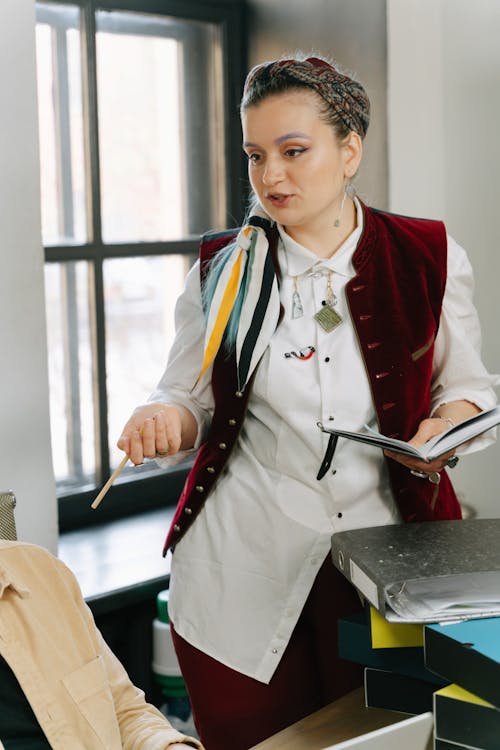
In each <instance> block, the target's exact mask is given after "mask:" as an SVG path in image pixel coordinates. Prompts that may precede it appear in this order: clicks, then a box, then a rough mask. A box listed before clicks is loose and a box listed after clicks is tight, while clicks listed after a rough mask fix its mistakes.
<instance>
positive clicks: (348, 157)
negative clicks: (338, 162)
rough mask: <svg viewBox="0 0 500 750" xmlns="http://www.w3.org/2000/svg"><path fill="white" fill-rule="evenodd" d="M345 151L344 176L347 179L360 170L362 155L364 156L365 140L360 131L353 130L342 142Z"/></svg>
mask: <svg viewBox="0 0 500 750" xmlns="http://www.w3.org/2000/svg"><path fill="white" fill-rule="evenodd" d="M342 149H343V153H344V176H345V177H346V178H347V179H351V178H352V177H354V175H355V174H356V172H357V171H358V168H359V165H360V162H361V157H362V156H363V141H362V140H361V136H359V135H358V133H355V132H354V130H351V132H350V133H349V135H348V136H347V138H346V139H345V141H344V143H343V144H342Z"/></svg>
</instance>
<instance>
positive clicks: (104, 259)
mask: <svg viewBox="0 0 500 750" xmlns="http://www.w3.org/2000/svg"><path fill="white" fill-rule="evenodd" d="M36 7H37V31H36V33H37V70H38V101H39V105H38V106H39V132H40V168H41V193H42V207H41V211H42V232H43V242H44V247H45V258H46V272H45V287H46V290H45V291H46V308H47V329H48V349H49V380H50V410H51V432H52V450H53V460H54V472H55V475H56V482H57V487H58V493H59V497H60V506H59V511H60V512H59V515H60V525H61V530H65V529H69V528H74V527H77V526H81V525H84V524H86V523H91V522H96V520H104V519H106V518H109V517H113V516H114V515H125V514H127V513H131V512H136V511H137V510H138V508H140V509H146V508H148V507H149V508H151V507H155V506H157V505H158V504H167V503H175V501H176V500H177V497H178V493H179V490H180V487H181V486H182V482H183V480H184V475H185V470H184V471H180V470H171V471H169V472H167V473H165V472H159V471H158V469H157V468H156V464H155V463H154V462H147V463H145V465H144V466H143V467H140V468H133V467H127V468H126V469H125V470H124V471H123V472H122V474H121V476H120V479H119V480H117V482H116V484H115V486H114V487H113V489H112V490H111V494H110V500H108V501H107V502H106V503H103V504H102V506H100V508H99V511H98V512H99V517H98V518H97V517H96V512H95V511H94V512H93V511H90V510H89V505H90V502H91V500H92V499H93V497H94V496H95V494H96V493H97V491H98V490H99V489H100V487H101V486H102V485H103V484H104V482H105V481H106V479H107V478H108V477H109V476H110V474H111V472H112V471H113V469H114V468H115V467H116V466H117V464H118V463H119V461H120V459H121V455H120V452H119V451H118V450H117V449H116V448H115V443H116V439H117V437H118V435H119V432H120V429H121V427H122V425H123V423H124V421H125V419H126V418H127V417H128V415H129V414H130V412H131V410H132V409H133V407H134V406H136V405H137V404H138V403H141V402H143V401H145V400H146V398H147V396H148V393H149V392H150V391H151V390H152V388H153V387H154V386H155V385H156V382H157V380H158V378H159V376H160V374H161V372H162V370H163V367H164V365H165V361H166V357H167V355H168V351H169V348H170V345H171V343H172V339H173V311H174V305H175V301H176V299H177V297H178V295H179V293H180V291H181V290H182V287H183V284H184V279H185V275H186V273H187V271H188V269H189V267H190V265H191V263H192V262H193V259H194V258H195V257H196V254H197V246H198V240H199V235H200V233H202V232H203V231H206V230H207V229H210V228H221V229H222V228H225V227H226V226H232V225H234V224H235V223H237V222H238V220H239V218H241V215H242V207H243V206H242V184H243V180H242V171H241V170H242V166H243V164H242V158H241V149H240V144H239V141H240V136H239V124H238V121H237V96H238V94H239V91H240V89H241V83H242V75H243V71H244V59H242V53H241V50H242V49H243V45H242V41H241V29H242V23H241V13H242V10H241V3H240V2H238V1H237V0H218V1H215V0H214V2H212V1H211V0H205V1H204V2H199V1H198V2H195V1H194V0H193V1H191V0H183V1H182V2H179V1H177V2H173V1H170V2H168V1H167V0H163V1H161V0H150V1H149V2H148V1H147V0H136V1H135V2H131V1H130V0H122V2H112V1H109V2H108V1H106V0H102V1H101V2H97V1H96V0H74V2H59V1H58V0H50V2H48V1H47V2H40V3H37V5H36Z"/></svg>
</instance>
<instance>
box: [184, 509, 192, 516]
mask: <svg viewBox="0 0 500 750" xmlns="http://www.w3.org/2000/svg"><path fill="white" fill-rule="evenodd" d="M192 512H193V511H192V510H191V508H184V513H185V514H186V516H190V515H191V513H192Z"/></svg>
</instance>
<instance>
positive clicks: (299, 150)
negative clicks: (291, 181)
mask: <svg viewBox="0 0 500 750" xmlns="http://www.w3.org/2000/svg"><path fill="white" fill-rule="evenodd" d="M306 151H307V148H303V147H298V146H296V147H294V148H287V150H286V151H285V156H289V157H290V158H292V159H295V158H296V157H297V156H300V154H304V153H305V152H306Z"/></svg>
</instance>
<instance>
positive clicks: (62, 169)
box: [36, 4, 87, 245]
mask: <svg viewBox="0 0 500 750" xmlns="http://www.w3.org/2000/svg"><path fill="white" fill-rule="evenodd" d="M79 27H80V11H79V9H78V8H76V7H74V6H66V5H57V6H55V5H48V4H37V27H36V51H37V77H38V117H39V142H40V179H41V194H42V233H43V242H44V244H45V245H61V244H73V243H76V244H81V243H83V242H85V241H86V239H87V230H86V208H85V204H86V198H85V168H84V147H83V113H82V85H81V81H82V75H81V58H80V54H81V50H80V30H79Z"/></svg>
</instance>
